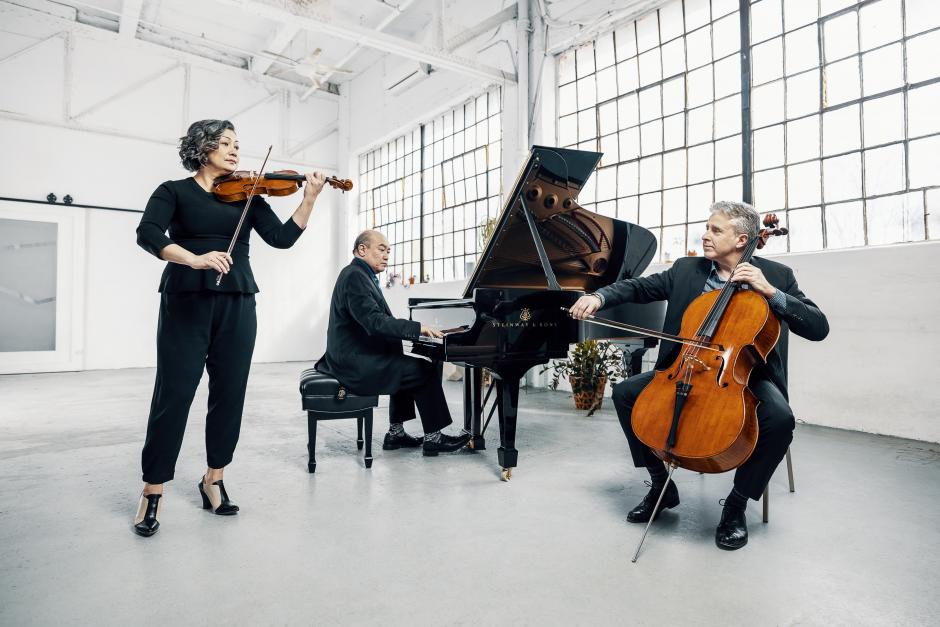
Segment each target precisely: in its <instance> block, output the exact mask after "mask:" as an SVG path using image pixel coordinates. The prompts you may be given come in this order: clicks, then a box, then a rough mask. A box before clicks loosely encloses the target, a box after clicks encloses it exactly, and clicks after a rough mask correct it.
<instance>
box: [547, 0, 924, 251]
mask: <svg viewBox="0 0 940 627" xmlns="http://www.w3.org/2000/svg"><path fill="white" fill-rule="evenodd" d="M738 9H739V0H710V1H709V0H684V1H683V0H675V1H674V2H671V3H669V4H666V5H665V6H663V7H662V8H660V9H659V10H657V11H655V12H653V13H650V14H649V15H647V16H645V17H643V18H641V19H639V20H637V21H635V22H631V23H629V24H627V25H626V26H623V27H621V28H618V29H617V30H615V31H614V32H611V33H607V34H605V35H602V36H599V37H598V38H597V39H595V40H594V41H593V42H590V43H588V44H586V45H583V46H580V47H578V48H576V49H572V50H569V51H567V52H565V53H562V54H561V55H559V58H558V64H557V72H558V75H557V77H558V86H559V87H558V97H557V103H558V121H557V123H558V126H557V132H558V143H559V145H562V146H567V147H574V148H581V149H586V150H600V151H602V152H603V153H604V158H603V160H602V161H601V164H600V166H599V168H598V171H597V172H596V173H595V176H594V178H593V183H592V184H590V185H589V186H587V187H586V188H585V189H584V190H583V191H582V194H581V196H580V200H581V204H582V205H583V206H585V207H587V208H592V209H594V210H595V211H598V212H600V213H603V214H606V215H610V216H617V217H619V218H621V219H624V220H628V221H630V222H635V223H638V224H640V225H641V226H644V227H646V228H648V229H650V230H651V231H652V232H653V233H654V234H655V235H656V237H657V239H658V240H659V242H660V249H659V251H660V252H659V255H660V261H669V260H672V259H675V258H676V257H677V256H681V255H684V254H686V253H687V251H689V250H695V251H698V252H700V251H701V240H700V237H701V234H702V231H703V226H702V222H703V221H704V220H705V219H706V218H707V208H708V205H709V204H710V203H711V202H712V201H713V200H716V199H741V198H742V197H746V195H745V194H744V185H745V183H744V181H745V180H747V179H748V178H750V180H751V190H752V192H753V202H754V204H755V205H756V207H757V209H758V210H759V211H761V212H762V213H763V212H770V211H774V212H777V213H778V214H779V215H780V217H781V218H782V220H783V222H784V223H785V224H787V225H788V226H789V227H790V230H791V234H790V236H788V237H786V238H773V240H771V241H772V244H771V246H770V248H769V249H768V252H784V251H788V250H789V251H805V250H818V249H822V248H841V247H848V246H862V245H868V244H883V243H891V242H902V241H916V240H923V239H925V238H940V208H938V206H940V190H938V189H937V187H938V186H940V169H937V168H936V167H935V165H934V164H935V163H937V161H938V160H940V84H938V83H940V55H938V54H937V52H936V51H937V50H940V3H937V2H934V1H932V0H868V1H863V2H857V1H856V0H759V1H757V2H752V3H750V5H749V12H750V20H749V23H748V28H749V37H750V42H751V45H750V53H751V54H750V58H751V63H750V68H749V73H750V85H751V92H750V96H751V109H750V119H749V120H747V121H748V122H749V123H750V126H751V129H752V130H751V134H750V139H751V149H750V152H749V153H748V154H749V156H750V161H751V167H750V169H749V171H748V172H744V171H743V166H744V164H742V143H741V142H742V135H741V129H742V126H743V122H744V121H745V115H747V111H745V109H744V107H742V100H741V93H740V92H741V82H742V78H741V77H742V71H741V61H740V41H741V32H740V22H741V14H740V12H739V10H738ZM931 207H933V208H934V211H933V213H932V214H931V211H930V209H931Z"/></svg>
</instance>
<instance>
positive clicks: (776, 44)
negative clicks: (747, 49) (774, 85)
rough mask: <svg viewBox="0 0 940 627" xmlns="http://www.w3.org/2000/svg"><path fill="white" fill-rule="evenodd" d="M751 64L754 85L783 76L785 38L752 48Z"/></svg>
mask: <svg viewBox="0 0 940 627" xmlns="http://www.w3.org/2000/svg"><path fill="white" fill-rule="evenodd" d="M765 1H766V0H765ZM751 64H752V65H751V68H752V70H751V80H752V81H753V84H754V85H761V84H763V83H766V82H768V81H772V80H774V79H775V78H780V77H781V76H783V38H782V37H777V38H776V39H772V40H770V41H768V42H765V43H762V44H758V45H756V46H754V47H753V48H751Z"/></svg>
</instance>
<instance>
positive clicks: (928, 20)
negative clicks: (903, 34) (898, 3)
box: [904, 0, 940, 36]
mask: <svg viewBox="0 0 940 627" xmlns="http://www.w3.org/2000/svg"><path fill="white" fill-rule="evenodd" d="M904 14H905V18H906V22H907V34H908V36H910V35H914V34H915V33H920V32H923V31H925V30H930V29H931V28H936V27H937V26H940V4H938V3H937V1H936V0H907V1H906V2H905V3H904Z"/></svg>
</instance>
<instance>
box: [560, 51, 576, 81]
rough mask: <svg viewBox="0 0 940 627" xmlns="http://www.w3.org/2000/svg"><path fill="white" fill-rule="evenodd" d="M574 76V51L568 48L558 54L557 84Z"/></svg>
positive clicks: (571, 79) (572, 78)
mask: <svg viewBox="0 0 940 627" xmlns="http://www.w3.org/2000/svg"><path fill="white" fill-rule="evenodd" d="M575 78H577V75H576V74H575V66H574V52H573V51H571V50H569V51H567V52H563V53H561V54H560V55H558V84H559V85H564V84H565V83H570V82H571V81H573V80H574V79H575Z"/></svg>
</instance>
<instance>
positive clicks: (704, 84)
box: [686, 65, 713, 107]
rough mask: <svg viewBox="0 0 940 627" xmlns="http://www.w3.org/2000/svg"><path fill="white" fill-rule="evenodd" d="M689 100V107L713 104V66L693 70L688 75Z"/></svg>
mask: <svg viewBox="0 0 940 627" xmlns="http://www.w3.org/2000/svg"><path fill="white" fill-rule="evenodd" d="M686 85H687V89H688V92H687V98H688V106H689V107H697V106H699V105H702V104H705V103H706V102H711V101H712V99H713V94H712V66H710V65H706V66H705V67H703V68H699V69H697V70H692V71H691V72H689V73H688V74H686Z"/></svg>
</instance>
